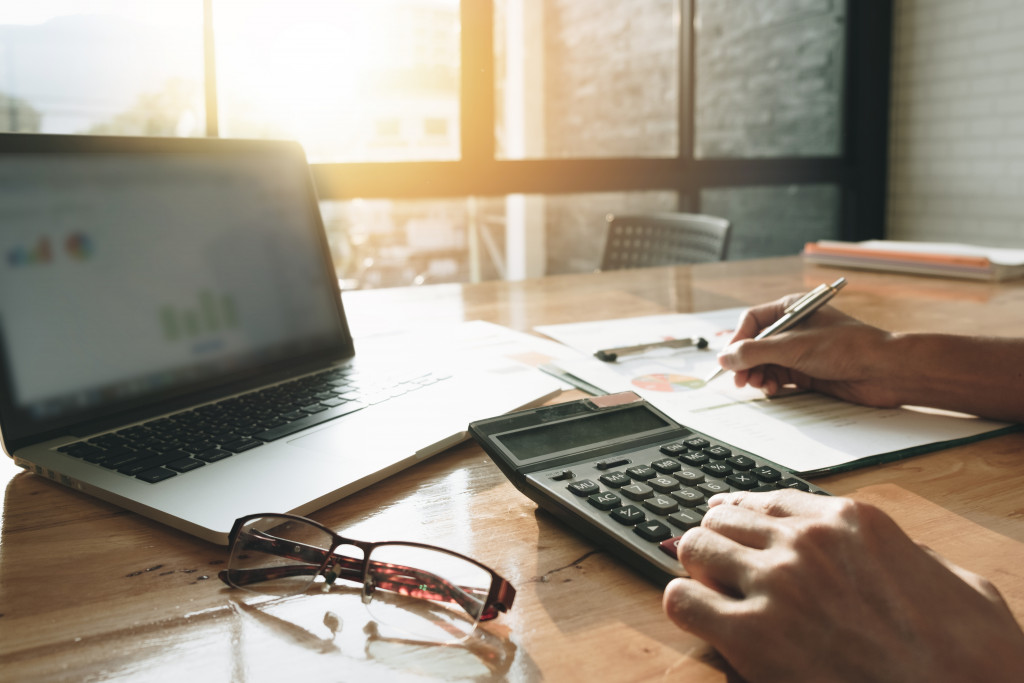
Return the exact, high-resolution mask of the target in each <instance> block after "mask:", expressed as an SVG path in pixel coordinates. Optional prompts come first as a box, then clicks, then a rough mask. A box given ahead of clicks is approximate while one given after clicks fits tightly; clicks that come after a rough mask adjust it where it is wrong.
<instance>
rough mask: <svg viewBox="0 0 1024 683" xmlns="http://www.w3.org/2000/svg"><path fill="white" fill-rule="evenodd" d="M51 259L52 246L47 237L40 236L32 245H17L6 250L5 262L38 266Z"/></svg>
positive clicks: (14, 264)
mask: <svg viewBox="0 0 1024 683" xmlns="http://www.w3.org/2000/svg"><path fill="white" fill-rule="evenodd" d="M52 261H53V247H51V246H50V238H49V237H40V238H39V241H38V242H36V243H35V245H33V246H32V247H27V246H24V245H18V246H16V247H14V248H13V249H11V250H10V251H8V252H7V263H8V264H10V265H12V266H15V267H17V266H38V265H43V264H44V263H51V262H52Z"/></svg>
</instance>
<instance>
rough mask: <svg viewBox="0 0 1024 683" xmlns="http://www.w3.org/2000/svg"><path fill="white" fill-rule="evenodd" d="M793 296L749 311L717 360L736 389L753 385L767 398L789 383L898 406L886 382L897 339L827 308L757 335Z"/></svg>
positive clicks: (856, 398)
mask: <svg viewBox="0 0 1024 683" xmlns="http://www.w3.org/2000/svg"><path fill="white" fill-rule="evenodd" d="M796 299H797V297H796V296H789V297H785V298H783V299H779V300H777V301H773V302H771V303H768V304H763V305H761V306H755V307H753V308H751V309H749V310H747V311H746V312H745V313H744V314H743V316H742V317H741V318H740V323H739V325H738V327H737V328H736V332H735V333H734V334H733V337H732V339H731V340H730V342H729V345H728V346H727V347H726V348H725V349H723V350H722V352H721V353H720V354H719V356H718V360H719V363H720V364H721V365H722V367H724V368H725V369H726V370H732V371H734V372H735V373H736V374H735V377H734V382H735V383H736V386H738V387H742V386H744V385H746V384H749V385H750V386H752V387H755V388H757V389H761V390H763V391H764V392H765V393H766V394H768V395H769V396H771V395H774V394H777V393H778V392H779V390H780V389H781V388H782V387H783V386H785V385H787V384H793V385H796V386H797V387H800V388H801V389H810V390H813V391H820V392H822V393H825V394H830V395H832V396H836V397H838V398H842V399H844V400H848V401H853V402H855V403H862V404H866V405H873V406H881V407H894V406H897V405H899V404H900V402H899V398H898V397H897V396H896V395H895V393H894V392H893V390H891V389H890V388H888V387H887V385H886V381H887V379H888V378H889V377H891V374H892V373H891V372H888V371H887V368H888V363H889V362H891V361H892V360H894V359H893V358H891V357H890V356H892V355H893V354H891V353H889V346H890V342H891V340H892V339H893V335H891V334H890V333H888V332H886V331H884V330H880V329H878V328H877V327H872V326H870V325H867V324H865V323H862V322H860V321H859V320H857V319H855V318H852V317H850V316H848V315H846V314H844V313H841V312H839V311H838V310H836V309H834V308H832V307H831V306H824V307H822V308H821V309H819V310H818V311H817V312H815V313H814V314H813V315H811V316H810V317H809V318H807V319H806V320H804V321H803V322H802V323H801V324H800V325H799V326H797V327H796V328H794V329H791V330H789V331H787V332H782V333H780V334H777V335H773V336H771V337H768V338H766V339H760V340H755V339H754V337H755V336H756V335H757V334H758V333H759V332H760V331H761V330H763V329H764V328H766V327H768V326H769V325H771V324H772V323H774V322H775V321H776V320H778V319H779V318H781V317H782V314H783V311H784V310H785V308H786V306H788V305H789V304H791V303H793V301H795V300H796Z"/></svg>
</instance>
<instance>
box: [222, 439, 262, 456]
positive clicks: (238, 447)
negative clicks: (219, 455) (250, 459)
mask: <svg viewBox="0 0 1024 683" xmlns="http://www.w3.org/2000/svg"><path fill="white" fill-rule="evenodd" d="M263 443H264V442H263V441H257V440H256V439H238V440H236V441H231V442H230V443H222V444H221V445H220V447H221V448H223V449H224V450H226V451H231V452H232V453H242V452H244V451H250V450H252V449H253V448H258V447H259V446H262V445H263Z"/></svg>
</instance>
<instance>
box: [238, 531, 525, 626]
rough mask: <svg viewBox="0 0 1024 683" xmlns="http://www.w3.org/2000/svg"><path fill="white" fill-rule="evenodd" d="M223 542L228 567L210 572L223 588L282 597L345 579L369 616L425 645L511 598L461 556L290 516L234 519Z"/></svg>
mask: <svg viewBox="0 0 1024 683" xmlns="http://www.w3.org/2000/svg"><path fill="white" fill-rule="evenodd" d="M230 542H231V554H230V558H229V560H228V568H227V569H225V570H223V571H221V572H220V574H219V575H218V576H219V577H220V579H221V580H222V581H223V582H224V583H226V584H228V585H229V586H233V587H235V588H242V589H245V590H249V591H253V592H255V593H263V594H269V595H276V596H289V595H299V594H301V593H305V592H307V591H308V590H309V589H310V588H311V587H313V586H315V585H318V586H319V587H320V589H321V590H322V591H324V592H326V591H330V590H331V588H332V587H333V586H334V584H335V582H336V581H337V580H338V579H342V580H345V581H351V582H354V583H358V584H361V585H362V591H361V595H362V601H363V604H364V605H366V607H367V609H368V610H369V612H370V615H371V616H372V617H373V619H374V621H376V622H377V623H378V624H382V625H386V626H390V627H392V628H396V629H398V630H399V631H400V632H402V633H403V634H406V635H410V636H413V637H416V638H418V639H422V640H429V641H430V642H438V643H455V642H459V641H461V640H464V639H465V638H467V637H468V636H469V635H471V634H472V633H473V631H474V630H475V629H476V626H477V624H478V623H479V622H481V621H489V620H491V619H494V618H495V617H497V616H498V613H499V612H507V611H508V610H509V609H510V608H511V607H512V601H513V599H514V598H515V595H516V590H515V588H513V587H512V585H511V584H510V583H509V582H508V581H506V580H505V579H503V578H502V577H500V576H498V574H496V573H495V572H494V571H493V570H491V569H489V568H488V567H486V566H484V565H483V564H480V563H479V562H477V561H476V560H473V559H471V558H468V557H466V556H465V555H460V554H459V553H456V552H453V551H451V550H445V549H444V548H438V547H436V546H431V545H426V544H423V543H411V542H400V541H384V542H381V543H366V542H364V541H356V540H353V539H350V538H345V537H344V536H341V535H339V534H336V533H334V532H333V531H331V530H330V529H328V528H327V527H325V526H323V525H321V524H318V523H317V522H314V521H313V520H311V519H306V518H305V517H299V516H297V515H284V514H260V515H248V516H246V517H242V518H240V519H238V520H236V521H235V525H234V526H233V527H232V529H231V535H230ZM342 546H346V548H345V552H344V553H343V552H339V550H338V549H339V548H340V547H342Z"/></svg>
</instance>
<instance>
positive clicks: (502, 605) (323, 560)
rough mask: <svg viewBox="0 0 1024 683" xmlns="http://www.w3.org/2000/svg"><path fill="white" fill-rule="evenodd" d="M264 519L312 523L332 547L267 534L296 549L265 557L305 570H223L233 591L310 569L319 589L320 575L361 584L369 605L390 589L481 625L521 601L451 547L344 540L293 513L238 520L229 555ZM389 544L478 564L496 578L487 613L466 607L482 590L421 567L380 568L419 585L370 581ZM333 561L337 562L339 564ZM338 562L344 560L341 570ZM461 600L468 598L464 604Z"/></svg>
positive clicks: (489, 592) (502, 581)
mask: <svg viewBox="0 0 1024 683" xmlns="http://www.w3.org/2000/svg"><path fill="white" fill-rule="evenodd" d="M261 517H274V518H279V519H283V520H290V521H293V522H304V523H306V524H310V525H312V526H314V527H316V528H318V529H320V530H321V531H323V532H324V533H326V534H327V535H328V536H329V537H330V538H331V545H330V547H329V548H328V549H326V550H325V549H323V548H317V547H315V546H310V545H306V544H298V543H296V542H295V541H286V539H282V538H277V537H275V536H272V535H270V534H267V533H266V532H261V533H262V534H264V535H265V536H266V537H267V538H266V539H264V540H263V542H265V543H269V544H276V543H283V542H287V543H288V544H289V546H290V551H289V552H280V551H273V552H267V551H264V552H267V554H269V555H274V556H277V557H284V558H291V559H295V560H298V561H300V562H306V563H307V564H306V565H305V566H302V565H295V566H280V567H262V568H254V569H234V570H233V569H230V568H228V569H222V570H220V572H218V573H217V578H219V579H220V580H221V581H223V582H224V583H225V584H227V585H228V586H229V587H231V588H241V589H243V590H251V589H247V588H246V586H247V585H250V584H254V583H259V582H262V581H271V580H274V579H281V578H287V577H289V576H304V575H306V574H308V573H310V569H312V568H314V567H315V571H313V572H312V579H311V580H310V585H313V582H314V581H315V580H316V577H317V576H323V577H324V579H325V580H326V582H327V584H328V585H330V586H333V585H334V582H335V581H336V580H337V579H345V580H347V581H354V582H357V583H359V584H360V585H362V586H363V602H368V601H369V599H370V597H371V595H372V594H373V591H374V590H376V589H377V588H378V587H380V588H382V589H384V590H390V591H392V592H395V593H398V594H400V595H407V596H410V597H413V598H417V599H421V600H429V601H432V602H442V603H454V604H457V605H459V606H460V607H462V608H463V609H464V610H466V612H468V613H469V614H470V615H472V616H475V618H476V619H477V621H478V622H481V621H490V620H492V619H494V618H496V617H497V616H498V614H499V613H501V612H507V611H508V610H510V609H511V608H512V603H513V601H514V600H515V596H516V589H515V588H514V587H513V586H512V584H511V583H509V582H508V580H506V579H505V578H504V577H502V576H500V575H499V574H498V573H497V572H495V571H494V570H493V569H491V568H490V567H488V566H487V565H485V564H483V563H482V562H478V561H477V560H474V559H473V558H471V557H467V556H465V555H463V554H462V553H458V552H455V551H454V550H449V549H447V548H441V547H439V546H436V545H430V544H427V543H417V542H415V541H378V542H368V541H357V540H355V539H351V538H347V537H345V536H342V535H341V534H339V533H337V532H335V531H334V530H332V529H330V528H329V527H326V526H324V525H323V524H320V523H319V522H317V521H314V520H312V519H309V518H308V517H302V516H301V515H292V514H288V513H278V512H263V513H258V514H251V515H246V516H244V517H239V518H238V519H236V520H235V523H234V525H232V527H231V532H230V533H229V534H228V540H229V543H228V552H229V554H233V553H234V549H235V544H237V543H238V540H239V534H240V533H241V531H242V528H243V527H244V526H245V525H246V524H248V523H249V522H251V521H252V520H254V519H259V518H261ZM299 545H302V546H303V547H302V548H301V549H300V548H298V546H299ZM342 545H351V546H354V547H356V548H359V549H360V550H361V551H362V552H363V557H362V559H361V560H360V559H356V558H354V557H348V556H346V555H343V554H340V553H336V552H335V551H336V550H337V548H338V547H339V546H342ZM389 545H400V546H409V547H413V548H421V549H424V550H434V551H438V552H441V553H444V554H446V555H452V556H454V557H457V558H459V559H461V560H465V561H466V562H469V563H470V564H473V565H476V566H477V567H479V568H480V569H483V570H484V571H486V572H487V573H488V574H490V576H491V585H490V587H489V588H488V590H487V597H486V599H485V600H484V602H483V608H482V609H481V611H480V614H479V616H476V615H473V612H472V611H471V610H470V609H468V608H467V606H466V604H465V600H466V599H472V600H478V599H479V597H478V596H479V591H478V590H477V589H473V588H469V589H467V588H465V587H462V586H456V585H453V584H451V583H449V582H448V581H447V580H445V579H444V578H443V577H438V576H435V575H434V574H432V573H429V572H426V571H424V570H420V569H416V568H415V567H405V566H398V567H396V566H395V565H388V568H380V569H381V570H383V572H384V573H385V574H388V575H391V576H392V578H397V577H394V570H395V569H398V570H402V571H404V572H405V573H407V574H413V575H414V579H415V585H413V584H412V583H409V584H401V583H400V582H396V583H392V582H387V583H375V582H368V581H367V578H368V577H369V576H370V574H369V569H370V566H371V564H370V562H369V558H370V557H371V555H372V552H373V550H374V549H375V548H379V547H383V546H389ZM296 549H299V550H301V551H302V552H301V553H295V552H294V550H296ZM307 553H308V554H309V556H310V557H312V558H314V560H312V561H311V560H310V559H309V558H308V557H305V555H306V554H307ZM332 560H334V562H333V564H332ZM338 560H340V561H341V563H340V565H339V562H338ZM357 564H358V565H359V566H358V567H356V566H355V565H357ZM382 564H388V563H382ZM328 565H331V566H330V569H331V571H330V572H328V571H326V570H327V569H328ZM296 570H300V571H296ZM233 572H246V576H252V577H253V578H252V579H250V580H237V581H236V580H233V579H232V578H231V577H234V579H239V578H240V577H238V576H237V574H233ZM438 581H440V583H438ZM423 586H427V587H429V588H433V589H435V592H429V591H427V590H424V588H423ZM307 589H308V586H307ZM402 589H404V590H402ZM253 592H259V591H253ZM302 592H303V591H299V592H298V593H296V594H297V595H299V594H301V593H302ZM463 596H465V597H463ZM460 597H461V598H462V599H460Z"/></svg>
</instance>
